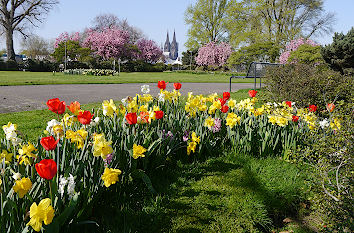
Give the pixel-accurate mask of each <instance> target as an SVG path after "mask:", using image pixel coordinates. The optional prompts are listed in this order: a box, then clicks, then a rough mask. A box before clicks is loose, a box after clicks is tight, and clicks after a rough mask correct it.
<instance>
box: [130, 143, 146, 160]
mask: <svg viewBox="0 0 354 233" xmlns="http://www.w3.org/2000/svg"><path fill="white" fill-rule="evenodd" d="M145 152H146V149H145V148H144V147H142V146H138V145H137V144H134V145H133V158H134V159H137V158H139V157H145V155H144V153H145Z"/></svg>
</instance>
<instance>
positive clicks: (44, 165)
mask: <svg viewBox="0 0 354 233" xmlns="http://www.w3.org/2000/svg"><path fill="white" fill-rule="evenodd" d="M35 167H36V171H37V173H38V175H40V177H42V178H43V179H46V180H51V179H53V177H54V176H55V175H56V174H57V163H56V162H55V161H54V160H53V159H43V160H42V161H40V162H39V163H36V165H35Z"/></svg>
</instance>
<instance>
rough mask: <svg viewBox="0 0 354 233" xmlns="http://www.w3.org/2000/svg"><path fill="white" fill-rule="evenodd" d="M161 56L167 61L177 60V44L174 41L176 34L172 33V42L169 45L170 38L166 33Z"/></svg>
mask: <svg viewBox="0 0 354 233" xmlns="http://www.w3.org/2000/svg"><path fill="white" fill-rule="evenodd" d="M163 54H164V55H165V57H166V58H167V59H168V58H169V59H171V60H173V61H175V60H177V59H178V43H177V40H176V32H173V40H172V42H171V43H170V37H169V35H168V32H167V37H166V42H165V45H164V47H163Z"/></svg>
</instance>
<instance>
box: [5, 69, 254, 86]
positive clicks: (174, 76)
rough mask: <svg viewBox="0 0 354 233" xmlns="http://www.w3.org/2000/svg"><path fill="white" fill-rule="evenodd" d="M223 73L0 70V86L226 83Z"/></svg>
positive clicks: (239, 80)
mask: <svg viewBox="0 0 354 233" xmlns="http://www.w3.org/2000/svg"><path fill="white" fill-rule="evenodd" d="M229 77H230V76H229V75H225V74H191V73H178V72H156V73H152V72H133V73H121V75H120V76H102V77H99V76H84V75H64V74H62V73H56V74H55V75H53V73H51V72H22V71H0V86H15V85H46V84H114V83H155V82H157V81H159V80H165V81H166V82H192V83H227V82H229ZM232 82H234V83H252V82H253V79H233V80H232Z"/></svg>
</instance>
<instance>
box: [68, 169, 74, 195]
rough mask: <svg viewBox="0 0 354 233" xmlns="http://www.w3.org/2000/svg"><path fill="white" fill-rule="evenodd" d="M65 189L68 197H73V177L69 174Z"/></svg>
mask: <svg viewBox="0 0 354 233" xmlns="http://www.w3.org/2000/svg"><path fill="white" fill-rule="evenodd" d="M67 191H68V195H69V198H70V199H71V198H73V196H74V194H75V178H74V177H73V175H71V174H69V177H68V188H67Z"/></svg>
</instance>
